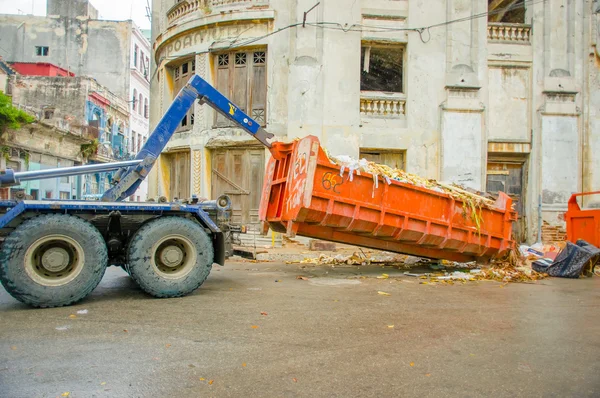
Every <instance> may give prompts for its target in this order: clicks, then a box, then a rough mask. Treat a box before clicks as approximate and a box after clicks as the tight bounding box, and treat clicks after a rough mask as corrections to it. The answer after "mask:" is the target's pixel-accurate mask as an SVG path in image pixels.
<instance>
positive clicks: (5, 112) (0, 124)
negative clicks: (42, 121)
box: [0, 92, 35, 132]
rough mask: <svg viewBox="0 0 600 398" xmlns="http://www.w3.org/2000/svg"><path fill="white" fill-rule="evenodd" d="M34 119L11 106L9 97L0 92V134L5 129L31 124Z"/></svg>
mask: <svg viewBox="0 0 600 398" xmlns="http://www.w3.org/2000/svg"><path fill="white" fill-rule="evenodd" d="M34 121H35V118H34V117H33V116H31V115H29V114H28V113H26V112H23V111H22V110H20V109H17V108H15V107H14V106H13V105H12V101H11V99H10V97H8V96H6V95H5V94H4V93H2V92H0V132H3V131H4V130H6V128H12V129H18V128H20V127H21V125H22V124H29V123H33V122H34Z"/></svg>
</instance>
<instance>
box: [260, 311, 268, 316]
mask: <svg viewBox="0 0 600 398" xmlns="http://www.w3.org/2000/svg"><path fill="white" fill-rule="evenodd" d="M260 314H261V315H265V316H266V315H269V314H268V313H266V312H264V311H262V312H261V313H260Z"/></svg>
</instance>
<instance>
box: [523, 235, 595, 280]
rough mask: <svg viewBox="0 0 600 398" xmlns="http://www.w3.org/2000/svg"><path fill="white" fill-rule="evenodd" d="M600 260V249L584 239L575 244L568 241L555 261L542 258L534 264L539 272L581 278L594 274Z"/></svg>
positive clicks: (534, 267)
mask: <svg viewBox="0 0 600 398" xmlns="http://www.w3.org/2000/svg"><path fill="white" fill-rule="evenodd" d="M599 262H600V249H598V248H597V247H596V246H594V245H590V244H589V243H587V242H586V241H584V240H578V241H577V242H576V243H575V244H573V243H571V242H567V246H566V247H565V248H564V249H563V250H562V251H561V252H560V253H558V255H557V256H556V258H555V259H554V261H548V259H545V258H544V259H540V260H537V261H535V262H533V264H532V268H533V269H534V270H536V271H538V272H545V273H547V274H548V275H550V276H558V277H562V278H579V277H580V276H581V275H583V276H592V275H593V274H594V268H595V267H596V265H597V264H598V263H599Z"/></svg>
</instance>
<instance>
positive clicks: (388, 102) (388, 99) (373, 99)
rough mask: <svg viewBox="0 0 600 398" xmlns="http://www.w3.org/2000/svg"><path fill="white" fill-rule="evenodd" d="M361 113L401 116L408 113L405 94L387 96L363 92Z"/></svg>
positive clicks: (391, 116) (361, 95)
mask: <svg viewBox="0 0 600 398" xmlns="http://www.w3.org/2000/svg"><path fill="white" fill-rule="evenodd" d="M401 96H402V97H401ZM360 113H361V115H364V116H382V117H389V118H401V117H404V116H405V114H406V98H405V97H404V95H403V94H392V95H389V96H387V95H373V94H370V93H366V92H362V93H361V94H360Z"/></svg>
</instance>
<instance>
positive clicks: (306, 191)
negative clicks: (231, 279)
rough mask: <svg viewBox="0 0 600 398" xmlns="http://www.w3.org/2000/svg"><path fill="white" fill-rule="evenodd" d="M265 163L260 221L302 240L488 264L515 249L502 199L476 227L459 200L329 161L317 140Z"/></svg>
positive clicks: (283, 148)
mask: <svg viewBox="0 0 600 398" xmlns="http://www.w3.org/2000/svg"><path fill="white" fill-rule="evenodd" d="M273 146H274V150H273V151H272V153H276V154H277V158H273V157H272V158H271V159H270V160H269V163H268V165H267V169H266V170H267V174H266V176H265V180H264V185H263V193H262V201H261V208H260V212H259V214H260V218H261V220H262V221H264V222H265V228H266V227H271V228H272V229H273V230H275V231H278V232H286V233H288V234H289V235H292V236H293V235H295V234H298V235H303V236H308V237H313V238H318V239H325V240H330V241H336V242H341V243H347V244H353V245H357V246H364V247H370V248H374V249H381V250H387V251H393V252H399V253H405V254H411V255H416V256H421V257H428V258H439V259H442V258H443V259H449V260H455V261H472V260H476V259H489V258H491V257H493V256H495V255H497V254H499V253H501V252H504V251H505V250H507V249H508V248H509V247H512V246H513V245H514V242H513V241H512V240H511V232H512V222H513V221H514V220H516V217H517V214H516V212H515V211H513V210H512V208H511V206H512V200H511V199H510V198H509V197H508V196H507V195H505V194H503V193H500V194H499V198H498V200H497V201H496V203H495V206H494V207H493V208H485V207H484V208H482V210H481V219H482V222H481V225H480V226H479V228H478V227H477V225H476V224H475V222H474V221H473V220H472V219H471V217H469V216H468V215H467V214H466V212H465V208H464V206H463V202H462V201H460V200H457V199H454V198H452V197H451V196H449V195H448V194H445V193H440V192H437V191H434V190H430V189H426V188H421V187H418V186H415V185H411V184H408V183H403V182H399V181H395V180H391V181H390V183H389V184H388V183H386V181H385V180H384V179H383V178H381V177H378V179H374V178H373V175H371V174H369V173H365V172H362V173H361V175H357V174H354V176H353V178H352V181H350V176H349V174H348V173H345V174H344V175H342V174H341V172H340V167H339V166H337V165H335V164H333V163H331V161H330V160H329V158H328V157H327V155H326V154H325V152H324V151H323V150H322V149H321V147H320V145H319V141H318V139H317V138H316V137H313V136H308V137H305V138H303V139H301V140H298V141H295V142H293V143H289V144H284V143H275V144H273Z"/></svg>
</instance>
